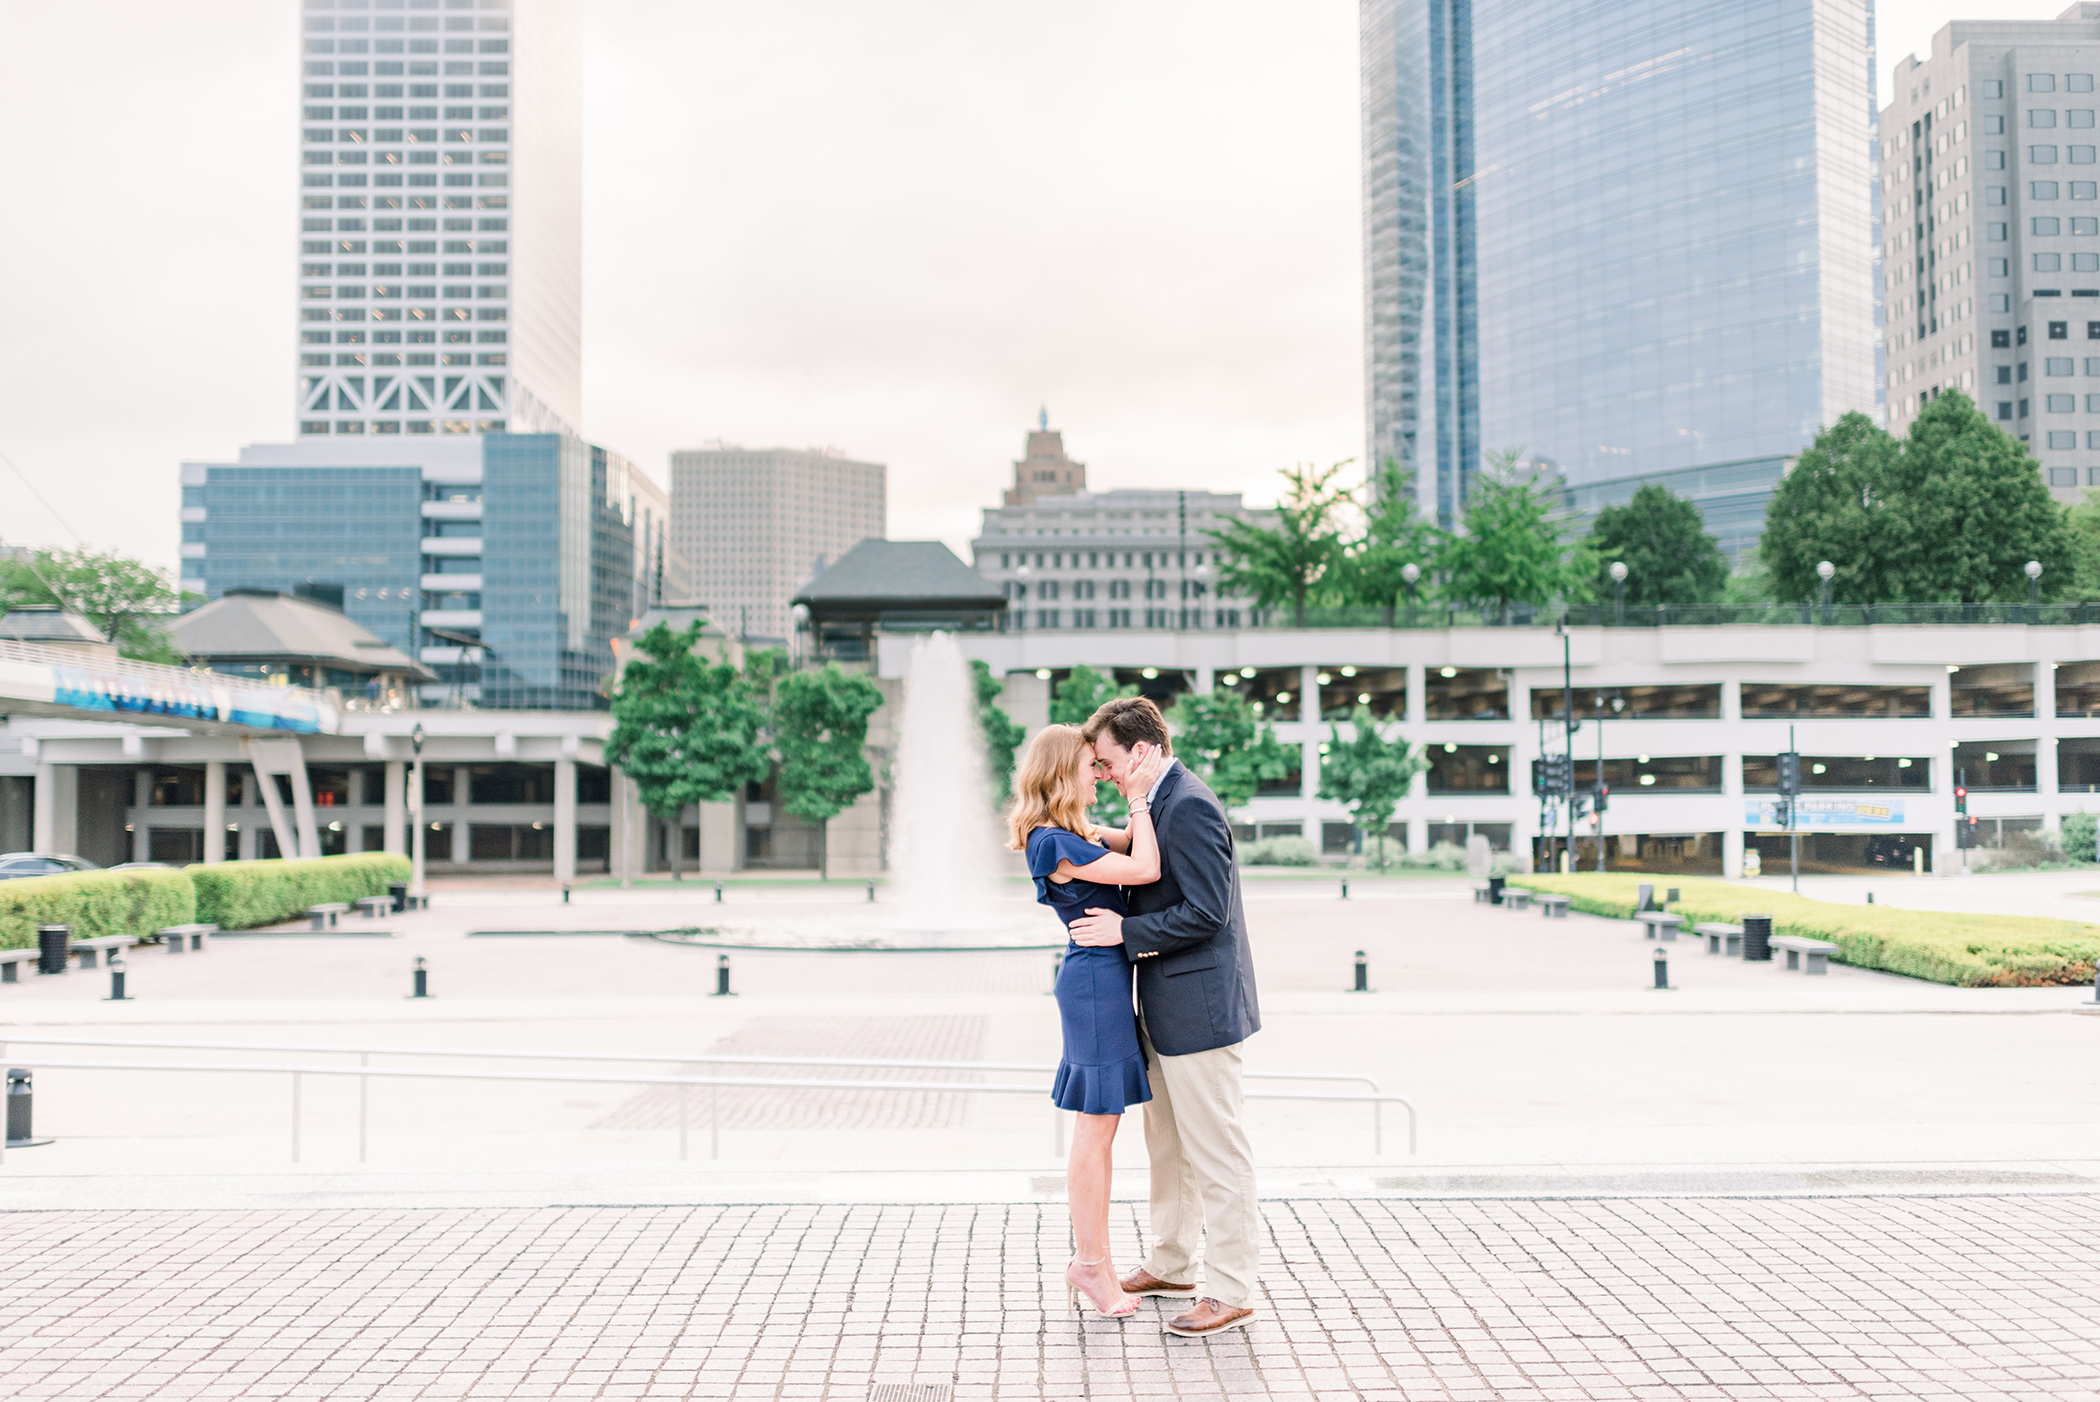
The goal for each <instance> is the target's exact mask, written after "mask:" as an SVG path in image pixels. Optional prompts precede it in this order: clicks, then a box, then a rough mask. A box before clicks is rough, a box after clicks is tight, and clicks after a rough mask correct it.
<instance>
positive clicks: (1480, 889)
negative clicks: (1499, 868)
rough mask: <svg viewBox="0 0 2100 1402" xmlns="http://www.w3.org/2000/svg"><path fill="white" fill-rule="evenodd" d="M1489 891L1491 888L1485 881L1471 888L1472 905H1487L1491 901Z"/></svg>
mask: <svg viewBox="0 0 2100 1402" xmlns="http://www.w3.org/2000/svg"><path fill="white" fill-rule="evenodd" d="M1491 890H1492V888H1491V887H1489V885H1488V884H1487V883H1486V882H1485V881H1482V882H1480V883H1479V884H1477V885H1475V886H1474V887H1473V904H1475V905H1486V904H1488V902H1489V900H1490V899H1491Z"/></svg>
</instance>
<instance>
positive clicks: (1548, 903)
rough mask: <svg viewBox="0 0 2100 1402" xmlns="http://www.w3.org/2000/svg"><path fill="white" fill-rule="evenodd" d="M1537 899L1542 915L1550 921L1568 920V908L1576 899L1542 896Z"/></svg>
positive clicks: (1571, 897)
mask: <svg viewBox="0 0 2100 1402" xmlns="http://www.w3.org/2000/svg"><path fill="white" fill-rule="evenodd" d="M1536 899H1537V900H1538V903H1539V914H1540V915H1542V916H1544V917H1545V918H1546V919H1548V920H1565V919H1567V918H1568V906H1569V904H1570V903H1571V902H1573V900H1574V899H1575V898H1574V897H1573V896H1546V895H1542V896H1539V897H1537V898H1536Z"/></svg>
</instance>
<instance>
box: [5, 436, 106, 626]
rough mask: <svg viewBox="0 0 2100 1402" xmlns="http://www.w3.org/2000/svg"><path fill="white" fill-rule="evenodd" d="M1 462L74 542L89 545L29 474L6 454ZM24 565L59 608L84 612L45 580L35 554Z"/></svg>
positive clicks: (63, 592)
mask: <svg viewBox="0 0 2100 1402" xmlns="http://www.w3.org/2000/svg"><path fill="white" fill-rule="evenodd" d="M0 462H4V463H6V464H7V467H8V470H9V471H10V472H12V473H14V475H15V477H16V478H17V479H18V480H19V481H20V482H21V484H22V485H23V486H25V487H27V488H28V489H29V494H30V495H31V496H33V497H35V498H36V499H37V501H38V502H40V503H41V504H42V505H43V508H44V510H46V511H48V512H50V513H51V519H52V520H54V521H56V522H58V524H59V525H61V526H64V527H65V528H66V533H67V534H68V535H70V536H72V537H73V540H74V542H75V543H76V544H78V545H80V546H81V547H83V548H85V547H86V545H87V541H86V539H85V538H84V537H82V535H81V534H80V532H79V531H76V530H74V529H73V523H72V522H71V521H68V520H67V519H66V518H65V517H63V516H61V515H59V514H58V508H57V507H55V506H53V505H52V504H51V503H50V501H49V500H47V499H46V498H45V496H44V494H43V493H42V492H40V491H38V490H37V489H36V483H34V482H32V481H30V480H29V474H28V473H26V472H24V471H23V470H22V469H21V468H19V467H17V466H15V460H14V459H13V458H11V457H9V456H8V455H7V454H5V453H0ZM22 563H23V564H24V565H25V566H27V567H28V569H29V572H30V573H31V574H33V575H35V576H36V582H37V583H39V584H41V585H43V586H44V588H45V589H47V590H49V591H50V593H51V597H52V598H54V599H56V600H58V603H59V607H61V608H69V609H71V610H73V612H75V613H81V612H84V610H82V609H81V607H80V605H79V604H78V603H76V602H75V601H74V600H72V599H70V598H68V597H67V596H66V593H65V591H64V590H62V589H60V588H59V587H58V586H57V585H56V584H53V583H52V582H51V581H50V580H48V579H46V578H44V572H43V571H42V570H40V569H38V568H37V567H36V555H35V553H34V552H31V553H30V554H28V555H25V556H23V557H22Z"/></svg>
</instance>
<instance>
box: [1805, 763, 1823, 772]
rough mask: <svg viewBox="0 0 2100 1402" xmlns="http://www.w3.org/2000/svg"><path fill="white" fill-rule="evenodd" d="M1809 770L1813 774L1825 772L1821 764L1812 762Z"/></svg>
mask: <svg viewBox="0 0 2100 1402" xmlns="http://www.w3.org/2000/svg"><path fill="white" fill-rule="evenodd" d="M1808 772H1809V773H1811V774H1821V773H1822V772H1823V766H1822V765H1820V764H1811V765H1810V766H1809V767H1808Z"/></svg>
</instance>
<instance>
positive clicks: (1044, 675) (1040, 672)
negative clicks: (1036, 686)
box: [1035, 667, 1050, 682]
mask: <svg viewBox="0 0 2100 1402" xmlns="http://www.w3.org/2000/svg"><path fill="white" fill-rule="evenodd" d="M1035 679H1036V680H1037V681H1039V682H1046V681H1049V680H1050V669H1049V668H1048V667H1038V668H1036V669H1035Z"/></svg>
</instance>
